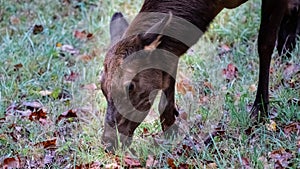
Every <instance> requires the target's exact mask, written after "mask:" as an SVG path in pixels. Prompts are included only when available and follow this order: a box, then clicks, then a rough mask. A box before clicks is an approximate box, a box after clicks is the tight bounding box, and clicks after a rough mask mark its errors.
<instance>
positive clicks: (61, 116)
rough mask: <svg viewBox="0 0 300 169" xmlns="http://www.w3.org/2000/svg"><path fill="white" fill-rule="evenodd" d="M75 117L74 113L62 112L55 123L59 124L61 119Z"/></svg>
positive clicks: (72, 111) (70, 111) (71, 111)
mask: <svg viewBox="0 0 300 169" xmlns="http://www.w3.org/2000/svg"><path fill="white" fill-rule="evenodd" d="M75 117H77V114H76V111H74V110H69V111H66V112H63V113H62V114H61V115H59V117H58V118H57V120H56V123H58V122H60V121H61V120H62V119H69V118H75Z"/></svg>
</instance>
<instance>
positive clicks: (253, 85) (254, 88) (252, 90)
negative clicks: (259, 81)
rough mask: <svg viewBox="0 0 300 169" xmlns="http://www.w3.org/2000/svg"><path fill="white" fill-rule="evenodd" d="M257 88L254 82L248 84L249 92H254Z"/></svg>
mask: <svg viewBox="0 0 300 169" xmlns="http://www.w3.org/2000/svg"><path fill="white" fill-rule="evenodd" d="M256 90H257V88H256V85H255V84H252V85H250V86H249V91H250V92H256Z"/></svg>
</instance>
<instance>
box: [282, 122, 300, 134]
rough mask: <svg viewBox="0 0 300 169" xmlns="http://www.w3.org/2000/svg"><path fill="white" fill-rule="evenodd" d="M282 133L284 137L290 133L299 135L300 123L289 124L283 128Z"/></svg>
mask: <svg viewBox="0 0 300 169" xmlns="http://www.w3.org/2000/svg"><path fill="white" fill-rule="evenodd" d="M283 131H284V133H285V134H286V135H290V134H291V133H294V132H296V133H299V132H300V123H299V122H295V123H291V124H289V125H287V126H285V127H284V129H283Z"/></svg>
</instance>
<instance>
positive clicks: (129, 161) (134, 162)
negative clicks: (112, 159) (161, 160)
mask: <svg viewBox="0 0 300 169" xmlns="http://www.w3.org/2000/svg"><path fill="white" fill-rule="evenodd" d="M123 160H124V163H125V164H126V166H128V167H129V168H137V167H142V165H141V163H140V161H139V160H138V159H135V158H132V157H129V156H125V158H124V159H123Z"/></svg>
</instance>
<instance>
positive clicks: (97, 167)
mask: <svg viewBox="0 0 300 169" xmlns="http://www.w3.org/2000/svg"><path fill="white" fill-rule="evenodd" d="M101 168H103V164H101V163H100V162H98V161H96V162H91V163H89V164H81V165H77V166H75V169H101ZM105 168H109V169H115V167H114V166H112V165H111V166H109V167H108V166H107V167H105Z"/></svg>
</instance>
